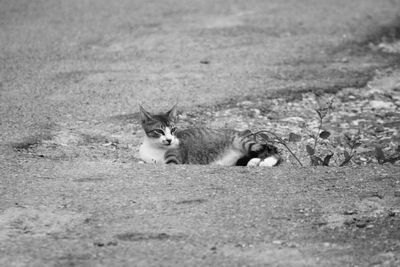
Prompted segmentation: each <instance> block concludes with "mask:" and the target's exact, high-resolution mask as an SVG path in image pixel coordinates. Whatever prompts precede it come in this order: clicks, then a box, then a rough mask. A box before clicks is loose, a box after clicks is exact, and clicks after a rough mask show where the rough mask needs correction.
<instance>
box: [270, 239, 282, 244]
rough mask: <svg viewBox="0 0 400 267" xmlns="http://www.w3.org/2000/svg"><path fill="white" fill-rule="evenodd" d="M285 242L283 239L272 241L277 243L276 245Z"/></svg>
mask: <svg viewBox="0 0 400 267" xmlns="http://www.w3.org/2000/svg"><path fill="white" fill-rule="evenodd" d="M283 243H284V241H283V240H274V241H272V244H275V245H282V244H283Z"/></svg>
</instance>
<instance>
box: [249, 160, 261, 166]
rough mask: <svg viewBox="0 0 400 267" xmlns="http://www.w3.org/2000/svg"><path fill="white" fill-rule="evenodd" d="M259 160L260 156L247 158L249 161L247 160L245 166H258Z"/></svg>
mask: <svg viewBox="0 0 400 267" xmlns="http://www.w3.org/2000/svg"><path fill="white" fill-rule="evenodd" d="M260 161H261V159H260V158H252V159H251V160H249V162H247V166H249V167H254V166H258V165H259V164H260Z"/></svg>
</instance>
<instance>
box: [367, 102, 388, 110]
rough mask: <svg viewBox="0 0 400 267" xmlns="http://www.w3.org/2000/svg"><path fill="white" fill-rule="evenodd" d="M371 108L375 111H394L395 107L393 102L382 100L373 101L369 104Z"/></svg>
mask: <svg viewBox="0 0 400 267" xmlns="http://www.w3.org/2000/svg"><path fill="white" fill-rule="evenodd" d="M369 104H370V106H371V108H373V109H392V108H394V105H393V103H392V102H386V101H382V100H372V101H370V102H369Z"/></svg>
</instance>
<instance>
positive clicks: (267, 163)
mask: <svg viewBox="0 0 400 267" xmlns="http://www.w3.org/2000/svg"><path fill="white" fill-rule="evenodd" d="M278 162H279V159H277V158H276V157H274V156H271V157H268V158H265V159H263V160H262V161H261V162H260V164H259V166H261V167H272V166H275V165H276V164H278Z"/></svg>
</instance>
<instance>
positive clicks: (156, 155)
mask: <svg viewBox="0 0 400 267" xmlns="http://www.w3.org/2000/svg"><path fill="white" fill-rule="evenodd" d="M166 151H167V149H165V148H162V147H155V146H154V145H153V144H152V143H150V142H149V140H148V139H147V138H145V139H144V141H143V144H142V145H141V146H140V148H139V156H140V158H141V159H142V160H143V161H144V162H146V163H157V164H163V163H164V154H165V152H166Z"/></svg>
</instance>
